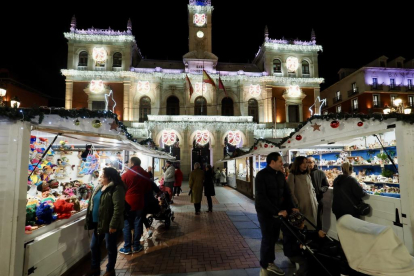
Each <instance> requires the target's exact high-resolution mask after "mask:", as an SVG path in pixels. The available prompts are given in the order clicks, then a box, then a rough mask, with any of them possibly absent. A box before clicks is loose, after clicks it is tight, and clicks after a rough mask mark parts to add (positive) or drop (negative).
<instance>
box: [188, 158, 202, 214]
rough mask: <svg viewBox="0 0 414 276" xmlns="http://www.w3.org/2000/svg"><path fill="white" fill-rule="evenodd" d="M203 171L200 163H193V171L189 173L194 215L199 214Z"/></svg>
mask: <svg viewBox="0 0 414 276" xmlns="http://www.w3.org/2000/svg"><path fill="white" fill-rule="evenodd" d="M203 182H204V171H203V170H201V169H200V163H198V162H196V163H194V170H193V171H192V172H191V173H190V179H189V186H190V194H191V203H194V209H195V214H196V215H199V214H200V209H201V200H202V198H203Z"/></svg>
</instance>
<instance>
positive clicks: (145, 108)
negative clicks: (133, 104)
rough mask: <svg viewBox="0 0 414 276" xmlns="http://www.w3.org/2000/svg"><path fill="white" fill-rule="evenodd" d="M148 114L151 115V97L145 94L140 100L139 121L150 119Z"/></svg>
mask: <svg viewBox="0 0 414 276" xmlns="http://www.w3.org/2000/svg"><path fill="white" fill-rule="evenodd" d="M148 115H151V99H150V98H149V97H146V96H145V97H142V98H141V100H139V121H140V122H145V121H148Z"/></svg>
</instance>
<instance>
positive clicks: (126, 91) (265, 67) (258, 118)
mask: <svg viewBox="0 0 414 276" xmlns="http://www.w3.org/2000/svg"><path fill="white" fill-rule="evenodd" d="M183 8H184V7H183ZM187 8H188V28H189V52H188V53H187V54H185V55H184V56H183V59H182V60H180V61H169V60H149V59H144V58H143V56H142V55H141V53H140V50H139V48H138V46H137V44H136V41H135V37H134V36H133V34H132V27H131V22H130V21H128V25H127V30H126V31H114V30H111V29H106V30H102V29H88V30H80V29H77V28H76V19H75V18H72V22H71V28H70V32H68V33H65V37H66V39H67V40H68V49H69V51H68V68H67V69H66V70H62V74H63V75H64V76H65V77H66V103H65V106H66V108H81V107H88V108H90V109H102V108H108V109H110V110H114V111H115V112H116V113H117V114H118V115H119V118H120V120H123V121H124V123H125V124H126V125H128V126H129V128H128V131H129V132H130V133H131V134H133V135H134V137H135V138H137V139H146V138H148V137H151V138H152V139H153V140H154V142H155V143H156V144H157V145H158V146H160V147H161V148H165V149H166V150H167V151H171V153H172V154H174V155H176V156H177V158H179V159H180V160H181V167H182V170H183V172H184V174H187V173H188V172H189V171H190V170H191V166H192V164H193V163H194V162H196V161H201V162H206V163H211V165H215V163H216V162H217V161H218V160H220V159H222V158H223V157H224V153H225V152H226V151H229V152H231V151H233V150H234V149H235V148H239V147H249V146H251V145H252V144H253V142H254V138H255V137H256V138H258V137H262V138H269V139H274V138H282V137H284V136H286V135H287V134H289V133H290V132H291V131H292V128H294V127H295V126H296V124H297V123H298V122H301V121H303V120H304V119H306V118H307V117H308V116H310V110H309V108H310V107H311V106H312V105H313V104H314V99H315V98H316V97H318V96H319V91H320V83H322V82H323V79H322V78H319V75H318V59H317V57H318V52H319V51H321V50H322V47H321V46H320V45H317V44H316V37H315V34H314V32H313V31H312V35H311V40H310V41H298V40H285V39H280V40H277V39H270V38H269V33H268V30H267V27H266V28H265V33H264V41H263V44H262V45H261V46H260V48H259V51H258V52H257V54H256V57H255V59H254V60H253V62H252V63H246V64H241V63H223V62H219V58H218V57H217V56H215V55H214V54H213V50H212V42H211V41H212V39H211V38H212V13H213V11H214V8H213V6H212V5H211V1H210V0H204V1H195V0H190V1H189V4H188V5H187ZM203 70H205V72H206V73H207V74H208V75H209V77H210V78H211V79H212V81H213V82H214V85H212V84H211V83H206V82H204V83H203ZM219 79H220V80H221V82H222V84H223V85H224V88H225V91H224V90H223V89H219V87H220V85H219ZM110 91H112V94H110ZM191 91H192V92H193V93H191ZM105 95H106V96H105ZM317 107H318V103H316V108H317Z"/></svg>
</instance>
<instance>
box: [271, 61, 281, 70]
mask: <svg viewBox="0 0 414 276" xmlns="http://www.w3.org/2000/svg"><path fill="white" fill-rule="evenodd" d="M273 73H282V62H281V61H280V59H275V60H273Z"/></svg>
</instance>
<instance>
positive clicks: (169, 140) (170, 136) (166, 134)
mask: <svg viewBox="0 0 414 276" xmlns="http://www.w3.org/2000/svg"><path fill="white" fill-rule="evenodd" d="M176 141H177V134H176V133H175V131H174V130H164V131H163V133H162V142H163V143H164V145H167V146H172V145H173V144H174V143H175V142H176Z"/></svg>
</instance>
